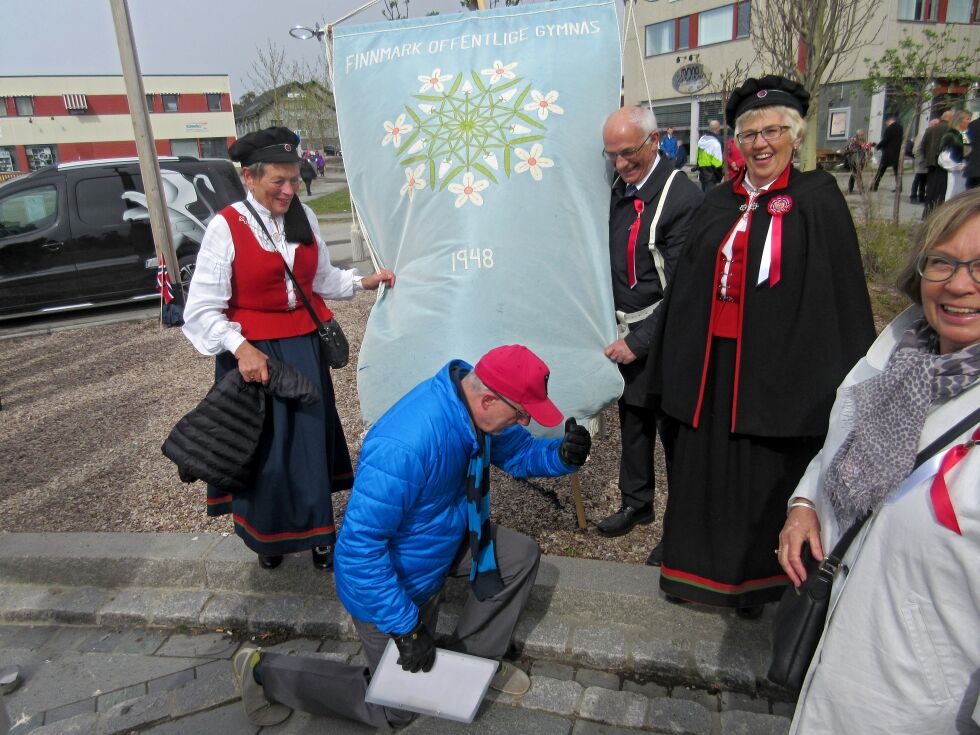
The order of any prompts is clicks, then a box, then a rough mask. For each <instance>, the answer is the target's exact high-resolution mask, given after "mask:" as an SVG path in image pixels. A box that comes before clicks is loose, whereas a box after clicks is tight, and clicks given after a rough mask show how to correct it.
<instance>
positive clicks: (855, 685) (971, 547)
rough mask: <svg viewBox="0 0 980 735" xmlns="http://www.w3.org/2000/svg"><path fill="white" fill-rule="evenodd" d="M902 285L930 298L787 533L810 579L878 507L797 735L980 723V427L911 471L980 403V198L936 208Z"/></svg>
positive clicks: (839, 406) (884, 342) (793, 504)
mask: <svg viewBox="0 0 980 735" xmlns="http://www.w3.org/2000/svg"><path fill="white" fill-rule="evenodd" d="M899 285H900V287H901V288H902V290H903V291H905V293H906V294H907V295H909V296H910V297H911V298H912V299H913V301H915V302H916V305H914V306H912V307H910V308H909V309H908V310H906V311H905V312H904V313H903V314H901V315H900V316H899V317H898V318H896V319H895V321H894V322H892V323H891V324H890V325H889V326H888V327H887V328H886V329H885V330H884V332H882V334H881V335H880V336H879V338H878V340H877V341H876V342H875V343H874V345H872V347H871V349H870V350H869V351H868V354H867V355H866V356H865V357H864V358H863V359H862V360H860V361H859V362H858V364H857V365H855V367H854V369H853V370H851V372H850V373H849V374H848V376H847V378H846V379H845V380H844V383H843V384H842V385H841V387H840V388H839V389H838V391H837V400H836V403H835V405H834V409H833V412H832V413H831V417H830V431H829V433H828V435H827V440H826V443H825V444H824V447H823V450H822V451H821V452H820V453H819V454H818V455H817V456H816V457H815V458H814V460H813V461H812V462H811V464H810V466H809V467H808V469H807V471H806V473H805V474H804V476H803V479H802V480H801V481H800V484H799V486H798V488H797V490H796V493H795V494H794V496H793V497H792V498H791V499H790V501H789V513H788V516H787V519H786V524H785V526H784V527H783V530H782V532H781V533H780V535H779V548H778V549H777V550H776V553H777V554H778V555H779V562H780V564H781V565H782V567H783V568H784V569H785V571H786V573H787V574H788V575H789V577H790V579H791V580H793V583H794V584H796V585H799V584H801V583H802V582H803V581H804V580H805V578H806V571H805V568H804V566H803V563H802V561H801V550H802V547H803V545H804V543H808V544H809V546H810V550H811V552H812V554H813V556H814V558H816V559H818V560H819V559H822V558H823V556H824V553H825V552H827V551H829V550H830V549H832V548H833V546H834V544H835V543H836V541H837V539H838V538H839V537H840V535H841V534H842V533H843V532H844V531H846V530H847V528H848V527H849V526H850V525H851V524H852V523H853V521H854V520H855V519H856V518H859V517H861V516H862V515H864V514H866V513H868V512H871V513H872V516H871V518H870V519H869V520H868V521H867V523H865V525H864V527H863V528H862V529H861V532H860V533H859V534H858V536H857V538H856V539H855V541H854V542H853V543H852V544H851V546H850V549H849V550H848V552H847V554H846V555H845V557H844V559H843V563H842V565H841V567H840V569H839V571H838V575H837V578H836V579H835V581H834V586H833V593H832V597H831V603H830V613H829V614H828V616H827V625H826V628H825V630H824V634H823V638H822V639H821V641H820V644H819V646H818V648H817V652H816V653H815V655H814V657H813V661H812V662H811V664H810V670H809V672H808V673H807V676H806V680H805V681H804V684H803V689H802V692H801V694H800V698H799V702H798V704H797V709H796V714H795V716H794V719H793V727H792V730H791V732H792V733H795V734H797V735H813V734H814V733H827V734H828V735H829V734H831V733H832V734H833V735H847V734H848V733H861V734H862V735H865V734H866V733H889V734H892V733H916V734H918V733H930V734H932V733H962V732H975V731H976V728H977V727H978V726H980V705H978V701H977V699H978V693H980V448H974V447H973V442H980V420H978V421H977V422H976V423H975V424H973V425H972V426H971V428H970V429H969V430H968V431H966V432H964V433H963V434H962V435H961V436H960V437H958V438H957V439H956V440H955V441H953V442H952V443H951V444H950V445H949V446H947V447H944V448H943V449H941V450H940V451H939V452H938V453H937V454H936V455H935V456H934V457H933V459H932V460H931V461H927V462H925V463H924V464H923V465H922V467H920V468H919V469H918V470H916V471H915V472H912V468H913V464H914V461H915V456H916V453H917V452H918V451H920V450H922V449H923V448H924V447H926V446H928V445H929V444H930V443H931V442H933V441H934V440H935V439H937V438H938V437H940V436H942V434H943V433H944V432H945V431H947V430H948V429H950V428H951V427H952V426H954V425H955V424H956V423H957V422H959V421H960V420H962V419H963V418H965V417H967V416H969V415H970V414H971V413H972V412H974V411H976V410H977V409H978V408H980V190H978V191H971V192H967V193H965V194H963V195H961V196H959V197H956V198H955V199H953V200H951V201H949V202H947V203H946V204H945V205H943V206H942V207H940V208H939V209H937V210H936V211H935V212H934V213H933V215H932V216H931V217H930V219H929V220H928V221H927V222H926V223H925V225H924V226H923V228H922V231H921V232H920V233H919V236H918V242H917V244H916V248H915V249H914V252H913V254H912V257H911V258H910V262H909V264H908V266H907V268H906V271H905V273H904V274H903V277H902V279H901V280H900V282H899ZM956 447H960V448H956ZM940 468H942V470H941V469H940Z"/></svg>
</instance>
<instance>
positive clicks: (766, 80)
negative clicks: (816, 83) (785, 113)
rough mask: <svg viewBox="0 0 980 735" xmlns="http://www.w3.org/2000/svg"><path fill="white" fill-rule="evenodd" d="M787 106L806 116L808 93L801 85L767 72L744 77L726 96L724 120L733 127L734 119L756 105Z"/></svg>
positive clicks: (808, 103)
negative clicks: (761, 75)
mask: <svg viewBox="0 0 980 735" xmlns="http://www.w3.org/2000/svg"><path fill="white" fill-rule="evenodd" d="M775 105H781V106H783V107H789V108H791V109H793V110H796V111H797V112H799V113H800V115H801V116H802V117H806V112H807V110H809V109H810V93H809V92H807V91H806V90H805V89H804V88H803V87H802V86H801V85H799V84H797V83H796V82H794V81H793V80H792V79H787V78H786V77H779V76H776V75H775V74H769V75H767V76H764V77H762V78H760V79H756V78H754V77H753V78H750V79H746V80H745V81H744V82H743V83H742V85H741V86H740V87H738V88H737V89H736V90H735V91H734V92H732V94H731V96H729V98H728V104H727V105H725V121H726V122H727V123H728V125H729V126H730V127H733V128H734V127H735V120H737V119H738V117H739V116H740V115H741V114H742V113H744V112H748V111H749V110H754V109H755V108H757V107H773V106H775Z"/></svg>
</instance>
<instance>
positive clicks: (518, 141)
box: [510, 135, 544, 145]
mask: <svg viewBox="0 0 980 735" xmlns="http://www.w3.org/2000/svg"><path fill="white" fill-rule="evenodd" d="M536 140H544V136H543V135H525V136H524V137H523V138H513V139H511V141H510V144H511V145H520V144H521V143H533V142H534V141H536Z"/></svg>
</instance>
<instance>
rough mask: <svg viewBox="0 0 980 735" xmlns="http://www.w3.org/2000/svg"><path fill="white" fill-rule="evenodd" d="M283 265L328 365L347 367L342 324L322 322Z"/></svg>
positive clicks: (331, 321) (270, 238)
mask: <svg viewBox="0 0 980 735" xmlns="http://www.w3.org/2000/svg"><path fill="white" fill-rule="evenodd" d="M243 203H244V204H245V206H246V207H248V211H249V212H251V213H252V216H253V217H255V221H256V222H258V223H259V227H261V228H262V232H264V233H265V236H266V237H268V238H269V242H270V243H273V245H275V240H273V239H272V235H270V234H269V231H268V230H267V229H266V227H265V223H264V222H263V221H262V218H261V217H260V216H259V213H258V212H256V211H255V207H253V206H252V205H251V204H250V203H249V201H248V200H247V199H246V200H243ZM280 255H281V253H280ZM282 264H283V266H284V267H285V268H286V273H287V274H288V275H289V278H290V279H291V280H292V282H293V285H294V286H295V287H296V293H298V294H299V297H300V299H302V301H303V306H305V307H306V310H307V311H308V312H309V313H310V316H311V317H312V318H313V323H314V324H316V333H317V335H319V337H320V343H321V344H322V345H323V354H324V356H325V357H326V358H327V364H328V365H329V366H330V367H332V368H333V369H334V370H339V369H340V368H342V367H347V363H348V362H349V361H350V344H349V343H348V342H347V335H345V334H344V330H343V329H341V328H340V324H338V323H337V320H336V318H334V319H331V320H330V321H328V322H326V323H324V322H321V321H320V317H318V316H317V314H316V310H315V309H314V308H313V305H312V304H310V300H309V299H307V298H306V294H305V293H304V292H303V287H302V286H300V285H299V281H297V280H296V276H294V275H293V271H292V269H291V268H290V267H289V264H288V263H287V262H286V259H285V258H283V259H282Z"/></svg>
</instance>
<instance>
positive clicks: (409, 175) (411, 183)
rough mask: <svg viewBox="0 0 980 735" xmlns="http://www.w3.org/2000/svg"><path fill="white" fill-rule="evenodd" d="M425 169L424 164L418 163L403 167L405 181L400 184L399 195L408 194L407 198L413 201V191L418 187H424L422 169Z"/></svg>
mask: <svg viewBox="0 0 980 735" xmlns="http://www.w3.org/2000/svg"><path fill="white" fill-rule="evenodd" d="M424 169H425V164H422V163H420V164H419V165H418V166H416V167H415V168H411V167H409V168H406V169H405V183H404V184H402V188H401V195H402V196H405V195H406V194H408V200H409V201H413V200H414V199H415V192H416V191H418V190H419V189H424V188H425V180H424V179H423V178H422V171H423V170H424Z"/></svg>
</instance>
